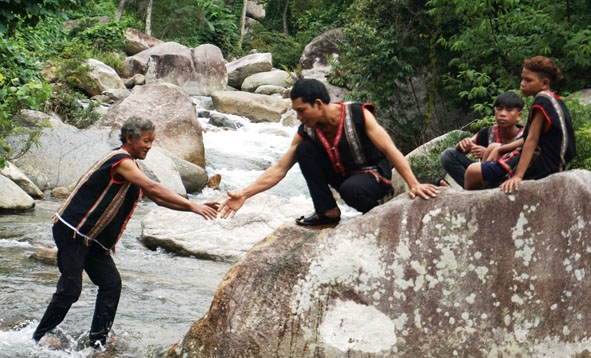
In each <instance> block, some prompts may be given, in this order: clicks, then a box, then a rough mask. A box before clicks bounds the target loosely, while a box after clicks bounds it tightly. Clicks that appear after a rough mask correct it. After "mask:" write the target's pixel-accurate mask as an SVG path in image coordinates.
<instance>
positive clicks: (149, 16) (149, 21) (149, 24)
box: [146, 0, 152, 36]
mask: <svg viewBox="0 0 591 358" xmlns="http://www.w3.org/2000/svg"><path fill="white" fill-rule="evenodd" d="M146 35H148V36H152V0H148V8H147V9H146Z"/></svg>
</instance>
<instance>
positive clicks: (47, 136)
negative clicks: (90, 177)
mask: <svg viewBox="0 0 591 358" xmlns="http://www.w3.org/2000/svg"><path fill="white" fill-rule="evenodd" d="M10 141H11V143H15V145H18V143H19V141H18V139H15V138H10ZM120 145H121V141H120V140H119V130H114V129H113V130H112V129H84V130H81V129H78V128H75V127H73V126H68V125H63V126H59V127H56V128H53V129H51V130H49V129H47V130H45V131H43V134H42V135H41V136H40V137H39V145H38V146H33V147H32V148H31V149H30V150H29V151H28V152H27V153H26V154H25V155H23V156H22V157H20V158H17V159H15V160H14V164H15V165H16V166H18V167H19V169H20V171H22V173H23V175H24V176H26V177H27V178H28V179H30V181H32V182H33V183H34V185H35V186H36V187H37V188H39V189H41V190H53V189H56V188H59V191H60V192H61V193H62V195H63V196H67V195H68V194H69V193H70V192H71V190H72V189H73V186H72V184H74V183H76V182H77V181H78V179H80V177H81V176H82V174H84V173H85V172H86V171H87V170H88V168H90V167H91V166H92V165H93V164H94V163H95V162H96V161H97V160H99V159H101V158H102V157H103V156H104V155H105V154H107V153H108V152H109V151H110V150H112V149H113V148H115V147H119V146H120ZM138 163H139V164H140V165H141V166H142V167H143V168H144V170H145V172H146V174H147V175H148V176H149V177H150V178H151V179H153V180H155V181H157V182H159V183H162V185H164V186H166V187H167V188H169V189H171V190H172V191H174V192H175V193H177V194H179V195H184V196H186V195H187V191H186V190H185V187H184V186H183V181H182V179H181V175H180V173H179V171H178V169H177V167H176V164H175V162H174V159H172V157H171V156H170V155H169V154H168V152H166V151H163V150H160V149H159V148H157V147H153V148H152V150H151V151H150V153H149V154H148V157H147V158H146V160H143V161H141V160H140V161H138ZM19 182H20V180H19Z"/></svg>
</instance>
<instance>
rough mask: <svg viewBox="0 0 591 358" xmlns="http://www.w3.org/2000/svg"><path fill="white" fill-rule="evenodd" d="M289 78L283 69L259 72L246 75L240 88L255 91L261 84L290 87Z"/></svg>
mask: <svg viewBox="0 0 591 358" xmlns="http://www.w3.org/2000/svg"><path fill="white" fill-rule="evenodd" d="M290 79H291V77H290V75H289V73H287V72H286V71H283V70H273V71H267V72H259V73H255V74H253V75H250V76H248V77H246V78H245V79H244V81H243V82H242V87H241V90H242V91H246V92H255V91H256V90H257V88H259V87H260V86H263V85H273V86H280V87H283V88H287V87H291V83H290ZM292 82H293V81H292Z"/></svg>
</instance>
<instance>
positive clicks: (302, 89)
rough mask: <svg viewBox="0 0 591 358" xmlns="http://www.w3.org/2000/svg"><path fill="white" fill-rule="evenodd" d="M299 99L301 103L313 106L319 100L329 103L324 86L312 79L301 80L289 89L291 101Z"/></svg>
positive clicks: (328, 96)
mask: <svg viewBox="0 0 591 358" xmlns="http://www.w3.org/2000/svg"><path fill="white" fill-rule="evenodd" d="M297 98H301V99H302V102H304V103H309V104H310V105H312V106H313V105H314V102H315V101H316V100H317V99H319V100H321V101H322V102H324V103H326V104H328V103H330V95H329V94H328V90H327V89H326V86H325V85H324V84H323V83H322V82H320V81H318V80H317V79H314V78H303V79H301V80H298V81H297V82H296V83H295V84H294V85H293V87H292V88H291V99H292V101H293V100H294V99H297Z"/></svg>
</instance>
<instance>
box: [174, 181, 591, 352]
mask: <svg viewBox="0 0 591 358" xmlns="http://www.w3.org/2000/svg"><path fill="white" fill-rule="evenodd" d="M564 188H568V190H564ZM550 201H551V202H550ZM590 203H591V172H588V171H583V170H576V171H569V172H563V173H559V174H555V175H551V176H550V177H548V178H545V179H543V180H539V181H524V182H522V183H521V185H520V188H519V191H518V192H517V193H515V194H512V195H506V194H505V193H503V192H502V191H500V190H495V189H492V190H481V191H458V190H454V189H450V188H445V189H442V191H441V193H440V194H439V197H438V198H436V199H432V200H422V199H415V200H411V199H409V198H408V197H406V196H400V197H398V198H395V199H394V200H392V201H389V202H388V203H386V204H384V205H381V206H379V207H376V208H374V209H373V210H372V211H370V212H369V213H367V214H365V215H362V216H357V217H354V218H352V219H350V220H346V221H344V222H341V223H340V224H339V225H338V226H337V227H336V228H334V229H327V230H311V229H307V228H301V227H297V226H295V225H293V224H289V225H285V226H283V227H281V228H280V229H278V230H277V231H276V232H274V233H273V234H272V235H270V236H268V237H267V238H266V239H265V240H263V241H262V242H260V243H259V244H257V245H256V246H255V247H254V248H253V249H252V250H250V251H249V253H248V255H247V256H246V258H245V259H244V260H242V261H240V262H239V263H238V264H237V265H235V266H234V267H233V268H232V269H231V270H230V271H229V272H228V273H227V274H226V276H225V277H224V279H223V281H222V283H221V284H220V286H219V288H218V291H217V293H216V295H215V296H214V299H213V302H212V305H211V308H210V310H209V311H208V312H207V314H206V315H205V316H203V317H202V318H201V319H200V320H198V321H197V322H196V323H195V324H193V326H192V327H191V329H190V330H189V332H188V333H187V334H186V336H185V337H184V339H183V341H182V342H181V343H179V344H178V345H176V346H175V347H173V349H171V350H170V352H169V354H170V356H175V357H180V356H182V357H211V356H216V357H237V356H240V357H311V356H313V357H394V356H396V357H493V356H494V357H542V356H562V357H564V356H567V357H572V356H577V357H579V356H580V357H584V356H588V355H589V351H591V331H590V330H589V320H591V296H589V290H591V280H589V279H588V277H587V276H588V275H589V272H588V271H589V268H590V267H591V256H590V255H589V252H590V251H591V244H590V242H589V237H591V224H590V222H589V220H588V219H589V217H591V204H590Z"/></svg>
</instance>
